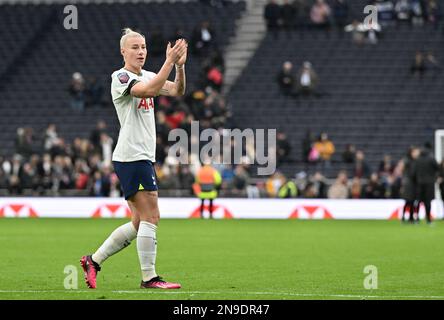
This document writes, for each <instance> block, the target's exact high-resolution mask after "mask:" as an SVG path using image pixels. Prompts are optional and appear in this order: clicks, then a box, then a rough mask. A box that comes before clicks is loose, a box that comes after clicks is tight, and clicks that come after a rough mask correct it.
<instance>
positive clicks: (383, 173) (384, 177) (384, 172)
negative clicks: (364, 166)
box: [378, 154, 395, 185]
mask: <svg viewBox="0 0 444 320" xmlns="http://www.w3.org/2000/svg"><path fill="white" fill-rule="evenodd" d="M394 170H395V164H394V163H393V161H392V157H391V156H390V155H388V154H386V155H384V157H383V159H382V161H381V162H380V163H379V168H378V175H379V178H380V179H381V181H382V183H383V184H385V185H387V183H388V178H389V177H390V176H391V175H392V174H393V171H394Z"/></svg>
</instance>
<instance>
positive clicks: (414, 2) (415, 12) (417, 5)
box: [411, 0, 426, 26]
mask: <svg viewBox="0 0 444 320" xmlns="http://www.w3.org/2000/svg"><path fill="white" fill-rule="evenodd" d="M411 6H412V24H413V25H414V26H422V25H423V24H424V20H425V15H426V7H425V4H424V0H411Z"/></svg>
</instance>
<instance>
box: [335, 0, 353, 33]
mask: <svg viewBox="0 0 444 320" xmlns="http://www.w3.org/2000/svg"><path fill="white" fill-rule="evenodd" d="M333 14H334V20H335V25H336V27H337V28H338V32H339V34H340V35H343V30H344V27H345V26H346V25H347V23H348V16H349V7H348V3H347V1H346V0H334V3H333Z"/></svg>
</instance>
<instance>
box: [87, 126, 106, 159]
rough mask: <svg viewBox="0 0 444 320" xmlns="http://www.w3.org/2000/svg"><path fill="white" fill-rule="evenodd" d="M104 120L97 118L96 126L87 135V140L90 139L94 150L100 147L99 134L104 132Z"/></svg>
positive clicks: (97, 150) (98, 149)
mask: <svg viewBox="0 0 444 320" xmlns="http://www.w3.org/2000/svg"><path fill="white" fill-rule="evenodd" d="M106 129H107V128H106V122H105V121H104V120H99V121H97V123H96V127H95V128H94V129H93V130H92V131H91V133H90V135H89V141H91V144H92V146H93V147H94V150H95V151H96V152H99V151H100V147H101V135H102V133H106V132H107V131H106Z"/></svg>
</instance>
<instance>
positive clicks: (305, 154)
mask: <svg viewBox="0 0 444 320" xmlns="http://www.w3.org/2000/svg"><path fill="white" fill-rule="evenodd" d="M315 140H316V138H315V136H314V134H313V132H312V131H311V130H310V129H307V131H306V132H305V136H304V138H303V139H302V141H301V146H302V150H301V151H302V154H301V156H302V161H304V162H306V163H308V162H310V160H309V158H310V153H311V150H312V148H313V144H314V142H315Z"/></svg>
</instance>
